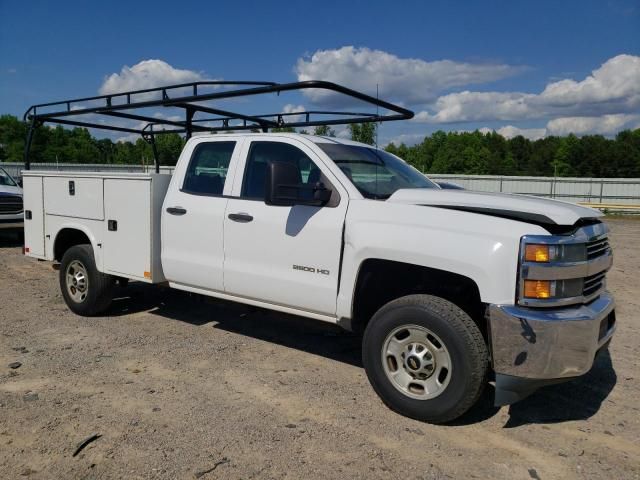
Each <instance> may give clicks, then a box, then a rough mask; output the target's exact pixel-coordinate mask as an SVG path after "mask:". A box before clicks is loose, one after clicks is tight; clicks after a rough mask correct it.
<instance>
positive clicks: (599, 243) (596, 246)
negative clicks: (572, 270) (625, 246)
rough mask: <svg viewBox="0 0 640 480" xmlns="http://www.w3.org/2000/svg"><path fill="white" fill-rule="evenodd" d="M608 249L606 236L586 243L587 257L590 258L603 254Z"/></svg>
mask: <svg viewBox="0 0 640 480" xmlns="http://www.w3.org/2000/svg"><path fill="white" fill-rule="evenodd" d="M608 250H609V239H608V238H607V237H604V238H600V239H598V240H593V241H592V242H589V243H587V259H588V260H591V259H593V258H597V257H599V256H601V255H604V254H605V253H607V251H608Z"/></svg>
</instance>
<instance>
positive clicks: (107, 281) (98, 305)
mask: <svg viewBox="0 0 640 480" xmlns="http://www.w3.org/2000/svg"><path fill="white" fill-rule="evenodd" d="M72 264H74V265H79V266H81V267H83V268H84V270H85V272H86V291H83V292H82V293H83V295H77V290H76V291H75V292H76V297H75V298H74V296H73V293H72V292H71V291H70V290H72V289H71V288H68V285H67V273H68V269H69V266H70V265H72ZM114 286H115V279H114V278H113V277H112V276H111V275H106V274H104V273H101V272H99V271H98V269H97V268H96V263H95V260H94V257H93V248H91V245H76V246H74V247H71V248H69V249H68V250H67V251H66V252H65V254H64V255H63V257H62V262H61V263H60V290H61V292H62V296H63V297H64V301H65V302H66V304H67V306H68V307H69V309H70V310H71V311H72V312H74V313H76V314H78V315H82V316H85V317H90V316H93V315H99V314H101V313H103V312H104V311H105V310H107V308H109V305H110V304H111V300H112V299H113V290H114Z"/></svg>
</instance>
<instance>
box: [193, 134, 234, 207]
mask: <svg viewBox="0 0 640 480" xmlns="http://www.w3.org/2000/svg"><path fill="white" fill-rule="evenodd" d="M235 146H236V142H206V143H200V144H198V145H197V146H196V148H195V149H194V150H193V154H192V155H191V160H190V162H189V166H188V167H187V173H186V175H185V177H184V184H183V185H182V191H183V192H185V193H191V194H193V195H210V196H217V195H222V192H223V190H224V183H225V181H226V180H227V172H228V171H229V163H230V162H231V157H232V155H233V150H234V148H235Z"/></svg>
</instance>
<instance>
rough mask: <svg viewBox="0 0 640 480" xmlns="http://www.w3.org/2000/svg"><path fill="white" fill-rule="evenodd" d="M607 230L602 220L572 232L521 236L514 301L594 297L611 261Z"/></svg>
mask: <svg viewBox="0 0 640 480" xmlns="http://www.w3.org/2000/svg"><path fill="white" fill-rule="evenodd" d="M606 234H607V228H606V226H605V225H604V224H593V225H588V226H585V227H582V228H580V229H578V230H576V231H575V232H574V233H573V234H572V235H526V236H524V237H522V239H521V241H520V266H519V270H518V292H517V295H516V301H517V303H519V304H520V305H525V306H529V307H551V306H553V307H557V306H563V305H574V304H578V303H586V302H589V301H590V300H592V299H593V298H595V297H597V296H598V295H599V294H600V292H601V291H603V290H604V288H605V285H606V283H605V273H606V271H607V270H608V269H609V267H610V266H611V262H612V256H611V249H610V248H609V246H608V242H607V236H606Z"/></svg>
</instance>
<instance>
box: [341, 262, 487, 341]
mask: <svg viewBox="0 0 640 480" xmlns="http://www.w3.org/2000/svg"><path fill="white" fill-rule="evenodd" d="M418 293H422V294H429V295H434V296H437V297H441V298H444V299H446V300H449V301H450V302H452V303H454V304H456V305H457V306H458V307H460V308H461V309H462V310H464V311H465V312H466V313H467V314H468V315H469V316H470V317H471V318H472V319H473V320H474V321H475V322H476V324H477V325H478V327H479V328H480V331H481V332H482V334H483V335H484V336H485V338H486V333H487V332H486V330H487V328H486V322H485V320H484V305H483V303H482V301H481V300H480V291H479V290H478V286H477V285H476V283H475V282H474V281H473V280H472V279H470V278H468V277H465V276H463V275H459V274H457V273H451V272H447V271H444V270H438V269H435V268H429V267H423V266H419V265H412V264H409V263H403V262H395V261H391V260H381V259H368V260H365V261H364V262H363V263H362V265H361V266H360V271H359V272H358V280H357V281H356V289H355V293H354V298H353V318H352V322H351V325H352V328H353V329H354V330H356V331H363V330H364V328H365V327H366V325H367V323H368V322H369V320H370V319H371V317H372V316H373V315H374V313H375V312H377V311H378V310H379V309H380V308H381V307H382V306H383V305H385V304H386V303H388V302H390V301H391V300H394V299H396V298H400V297H404V296H405V295H412V294H418Z"/></svg>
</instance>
